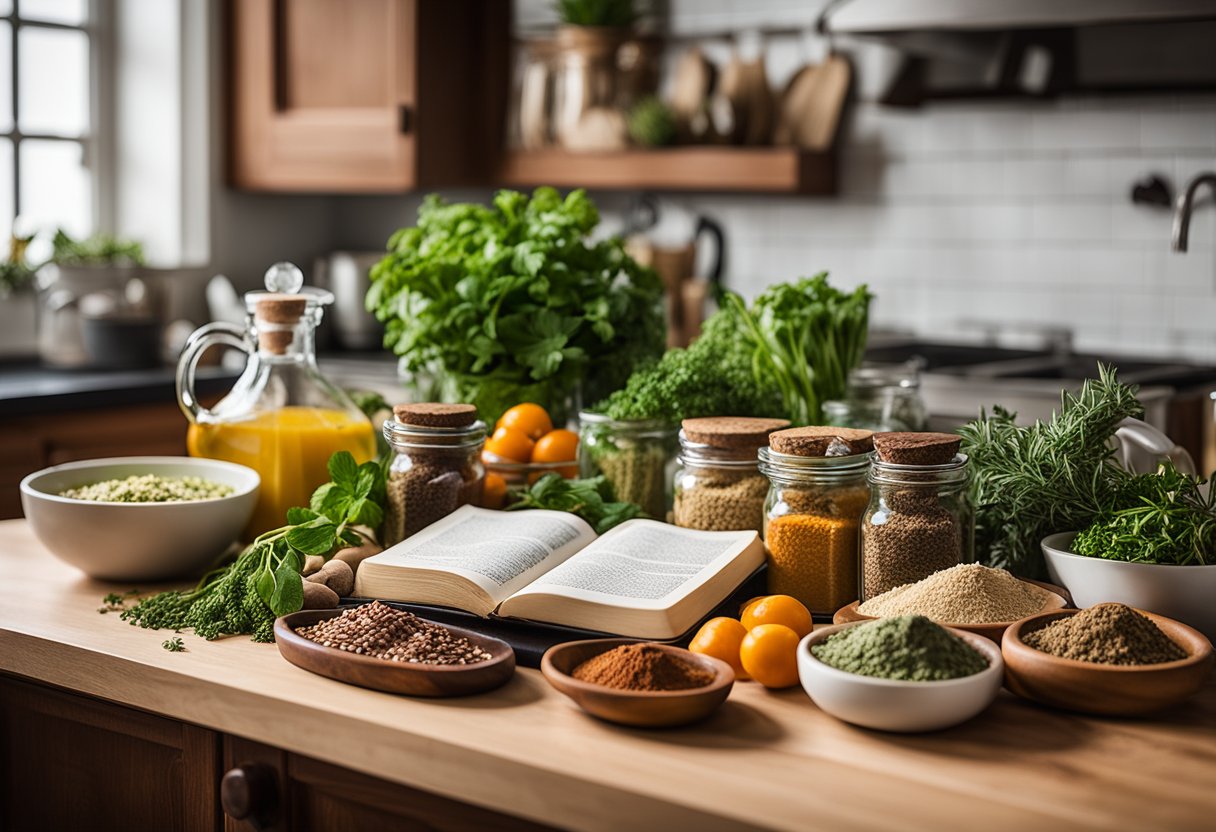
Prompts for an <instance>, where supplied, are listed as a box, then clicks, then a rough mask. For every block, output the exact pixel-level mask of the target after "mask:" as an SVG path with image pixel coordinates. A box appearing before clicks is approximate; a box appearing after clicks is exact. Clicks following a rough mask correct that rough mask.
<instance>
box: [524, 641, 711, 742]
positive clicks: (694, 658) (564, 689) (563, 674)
mask: <svg viewBox="0 0 1216 832" xmlns="http://www.w3.org/2000/svg"><path fill="white" fill-rule="evenodd" d="M637 643H638V642H637V640H636V639H630V638H597V639H590V640H588V641H571V642H567V643H566V644H558V645H555V646H553V647H550V648H549V649H548V650H547V651H546V652H545V655H544V657H543V658H541V660H540V672H541V673H542V674H544V677H545V678H546V679H547V680H549V684H551V685H552V686H553V687H554V688H556V689H557V690H558V692H559V693H563V694H565V695H566V696H569V697H570V698H571V699H573V700H574V702H575V704H577V705H578V706H579V707H580V708H582V709H583V710H584V711H586V712H587V713H589V714H591V715H592V716H597V717H599V718H600V719H603V720H607V721H608V722H617V723H620V724H621V725H634V726H638V727H642V728H658V727H663V726H670V725H687V724H688V723H690V722H696V721H697V720H699V719H704V718H705V717H707V716H709V715H710V714H711V713H713V712H714V711H715V710H717V708H718V706H719V705H721V704H722V703H723V702H725V701H726V697H727V696H728V695H729V694H730V689H731V686H732V685H734V683H735V671H734V670H732V669H731V666H730V665H728V664H727V663H726V662H724V661H722V660H720V659H715V658H713V657H712V656H703V655H701V654H700V653H693V652H690V651H688V650H685V649H683V648H681V647H673V646H671V645H670V644H655V645H654V646H655V647H658V648H659V649H660V650H664V651H666V652H668V653H671V654H672V655H674V656H679V657H680V658H681V659H684V660H686V661H688V662H691V663H692V664H695V665H697V666H698V667H702V668H704V669H706V670H708V671H710V672H712V673H713V674H714V680H713V681H712V682H710V683H709V684H708V685H705V686H704V687H700V688H690V689H689V690H666V691H639V690H619V689H617V688H609V687H604V686H603V685H596V684H593V683H591V682H583V681H581V680H579V679H575V678H574V677H573V676H571V675H570V674H571V673H572V672H573V671H574V668H576V667H578V666H579V665H580V664H582V663H583V662H585V661H587V659H590V658H592V657H593V656H598V655H599V654H600V653H606V652H607V651H609V650H611V649H613V648H614V647H619V646H621V645H622V644H637Z"/></svg>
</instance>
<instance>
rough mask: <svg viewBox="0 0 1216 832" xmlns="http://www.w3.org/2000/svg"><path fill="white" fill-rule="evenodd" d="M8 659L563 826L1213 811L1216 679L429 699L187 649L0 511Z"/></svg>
mask: <svg viewBox="0 0 1216 832" xmlns="http://www.w3.org/2000/svg"><path fill="white" fill-rule="evenodd" d="M0 567H2V570H0V572H2V574H3V575H4V578H5V580H4V583H3V586H4V589H3V593H4V597H3V603H0V671H3V672H4V673H8V674H16V675H17V676H21V677H26V678H28V679H30V680H34V681H37V682H40V683H43V684H47V685H54V686H58V687H60V688H65V689H67V690H70V691H75V692H78V693H81V694H84V695H87V696H89V697H96V698H100V699H104V700H110V701H112V702H116V703H120V704H123V705H127V706H131V707H133V708H139V709H142V710H144V711H149V712H151V713H153V714H159V715H162V716H166V717H169V718H171V719H174V720H182V721H185V722H188V723H193V724H195V725H198V726H202V727H204V728H208V729H213V730H216V731H222V732H225V733H226V734H232V735H237V736H240V737H245V738H249V739H252V740H255V741H258V742H262V743H267V744H271V745H274V746H277V747H278V748H281V749H285V750H287V751H289V752H296V753H299V754H303V755H307V756H308V757H312V758H317V759H320V760H324V761H327V762H330V763H333V764H335V765H338V766H342V767H344V768H347V769H352V770H354V771H357V772H363V773H365V774H370V775H374V776H375V777H378V778H382V779H384V780H387V781H392V782H394V783H399V784H408V785H410V786H413V787H415V788H418V789H423V790H426V791H428V792H433V793H437V794H440V795H444V796H447V797H450V798H455V799H457V800H459V801H461V802H463V803H468V804H475V805H478V806H482V807H488V808H491V809H496V810H498V811H500V812H505V813H509V814H513V815H517V816H521V817H525V818H528V819H531V820H535V821H540V822H544V823H548V824H552V825H556V826H561V827H569V828H576V829H604V830H607V829H621V828H629V827H630V826H633V827H636V828H644V829H654V828H672V829H693V828H695V829H735V828H749V827H750V828H755V827H768V828H784V829H800V830H802V829H809V828H831V829H834V830H850V829H869V828H890V827H893V826H898V827H900V828H935V829H941V828H984V829H986V830H989V832H995V831H996V830H1004V829H1030V828H1041V829H1043V828H1064V827H1068V828H1074V829H1111V828H1130V829H1136V828H1153V829H1194V828H1200V827H1206V826H1208V825H1209V824H1210V823H1211V819H1212V817H1213V813H1216V792H1214V791H1213V789H1212V784H1213V783H1214V782H1216V685H1209V686H1208V687H1207V688H1206V689H1205V690H1204V691H1203V692H1202V693H1201V694H1200V695H1199V696H1197V697H1195V698H1194V699H1192V700H1191V701H1190V702H1189V703H1187V704H1186V705H1184V706H1181V707H1179V708H1176V709H1174V710H1172V711H1168V712H1166V713H1164V714H1161V715H1159V716H1157V717H1156V718H1153V719H1146V720H1113V719H1107V720H1104V719H1092V718H1086V717H1080V716H1075V715H1071V714H1066V713H1062V712H1055V711H1050V710H1046V709H1042V708H1039V707H1036V706H1033V705H1030V704H1027V703H1024V702H1022V701H1020V700H1018V699H1016V698H1014V697H1013V696H1011V695H1009V694H1007V693H1002V695H1001V697H1000V699H999V700H998V701H997V703H996V704H995V705H994V706H993V707H992V708H991V709H990V710H988V711H987V712H986V713H984V714H982V715H981V716H979V717H978V718H976V719H975V720H973V721H971V722H970V723H967V724H965V725H963V726H960V727H958V728H955V729H952V730H949V731H945V732H940V733H937V734H929V735H921V736H902V735H891V734H881V733H876V732H873V731H867V730H861V729H857V728H853V727H851V726H848V725H845V724H843V723H841V722H838V721H836V720H834V719H832V718H831V717H829V716H827V715H826V714H823V713H821V712H820V711H819V710H817V709H816V707H815V706H814V705H813V704H812V703H811V701H810V700H809V699H808V698H807V697H806V695H805V694H804V693H803V692H802V691H801V690H800V689H792V690H787V691H782V692H777V693H772V692H767V691H765V690H764V689H762V688H760V687H759V686H758V685H756V684H754V683H740V684H737V685H736V687H735V690H734V691H733V692H732V693H731V697H730V700H729V701H728V702H727V704H726V705H725V706H724V707H723V708H722V709H721V710H720V711H719V712H718V713H717V714H716V715H715V716H714V717H712V718H711V719H710V720H709V721H707V722H705V723H702V724H700V725H697V726H693V727H689V728H683V729H675V730H666V731H642V730H631V729H624V728H619V727H615V726H612V725H609V724H606V723H602V722H598V721H596V720H594V719H592V718H590V717H588V716H586V715H584V714H583V713H581V712H580V711H578V710H576V709H575V707H574V706H573V705H572V704H571V703H570V702H569V700H567V699H565V698H564V697H562V696H560V695H558V694H557V693H556V692H554V691H553V690H552V689H550V688H549V686H548V685H547V684H546V683H545V681H544V679H543V678H542V677H541V676H540V674H539V673H538V672H536V671H532V670H520V671H518V673H517V674H516V677H515V678H514V679H513V680H512V681H511V682H510V683H509V684H508V685H507V686H506V687H504V688H501V689H499V690H498V691H495V692H492V693H489V694H484V695H481V696H475V697H470V698H465V699H449V700H423V699H410V698H404V697H397V696H391V695H387V694H382V693H376V692H372V691H367V690H362V689H360V688H356V687H351V686H347V685H343V684H340V683H338V682H334V681H331V680H328V679H324V678H321V677H319V676H314V675H312V674H309V673H307V672H305V671H303V670H300V669H298V668H296V667H294V666H292V665H290V664H288V663H287V662H286V661H284V660H283V659H282V658H281V657H280V656H279V654H278V652H277V651H276V650H275V648H274V646H273V645H264V644H254V643H252V642H251V641H249V640H248V639H245V638H232V639H226V640H221V641H216V642H210V643H209V642H205V641H202V640H200V639H197V638H195V637H194V636H192V635H189V634H187V635H185V636H183V638H184V639H185V643H186V646H187V651H186V652H183V653H170V652H167V651H165V650H163V649H162V648H161V641H162V640H163V638H164V635H163V634H161V633H156V632H150V631H146V630H141V629H138V628H135V627H132V626H130V625H129V624H127V623H125V622H123V621H121V620H120V619H119V617H118V615H117V614H107V615H98V613H97V608H98V606H99V602H100V599H101V596H102V595H103V594H105V593H107V592H110V591H115V590H117V591H124V590H126V589H129V588H130V587H127V586H113V585H107V584H103V583H99V582H95V581H91V580H89V579H87V578H85V577H83V576H82V575H81V574H80V573H78V572H76V571H75V570H74V569H72V568H71V567H69V566H67V565H65V564H62V563H60V562H59V561H57V560H55V559H54V558H52V557H51V555H50V554H49V553H48V552H47V551H46V550H45V549H43V548H42V547H41V546H40V545H39V544H38V543H37V542H36V541H35V539H34V538H33V536H32V534H31V532H30V531H29V529H28V527H27V526H26V524H25V523H24V521H8V522H4V523H0Z"/></svg>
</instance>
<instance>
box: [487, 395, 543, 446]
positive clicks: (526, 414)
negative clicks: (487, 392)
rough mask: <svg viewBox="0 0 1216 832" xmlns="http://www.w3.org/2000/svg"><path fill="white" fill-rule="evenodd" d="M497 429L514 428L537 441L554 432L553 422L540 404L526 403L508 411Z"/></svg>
mask: <svg viewBox="0 0 1216 832" xmlns="http://www.w3.org/2000/svg"><path fill="white" fill-rule="evenodd" d="M494 427H496V428H512V429H513V430H517V431H519V432H521V433H523V434H525V435H526V436H527V437H528V438H529V439H531V440H533V441H536V440H537V439H540V438H541V437H542V436H544V435H545V434H546V433H548V432H549V431H551V430H553V420H552V419H550V418H549V414H548V413H546V412H545V409H544V408H543V407H541V406H540V405H538V404H533V403H532V402H524V403H523V404H517V405H515V407H513V408H511V409H510V410H508V411H507V412H506V413H504V414H502V416H501V417H500V418H499V420H498V424H496V425H495V426H494Z"/></svg>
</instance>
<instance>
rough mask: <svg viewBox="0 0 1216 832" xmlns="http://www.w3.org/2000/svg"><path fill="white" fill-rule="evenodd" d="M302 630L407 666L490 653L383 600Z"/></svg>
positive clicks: (329, 643)
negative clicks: (394, 607)
mask: <svg viewBox="0 0 1216 832" xmlns="http://www.w3.org/2000/svg"><path fill="white" fill-rule="evenodd" d="M296 632H297V633H298V634H300V635H301V636H303V637H304V638H306V639H308V640H309V641H315V642H317V643H318V644H323V645H325V646H326V647H336V648H337V649H339V650H345V651H346V652H348V653H356V654H358V655H361V656H371V657H372V658H376V659H384V660H385V661H390V662H404V663H408V664H477V663H478V662H484V661H487V660H488V659H489V658H490V654H489V653H487V652H486V651H485V650H482V649H481V648H480V647H477V646H475V645H474V644H473V643H472V642H470V641H469V640H468V639H467V638H465V637H464V636H458V635H456V634H455V633H453V632H452V631H451V630H449V629H448V628H447V627H441V626H440V625H438V624H432V623H431V622H429V621H423V620H422V619H421V618H419V617H418V616H416V615H414V614H413V613H408V612H405V611H403V610H396V609H393V608H392V607H390V606H388V605H387V604H382V603H380V602H379V601H372V602H371V603H370V604H364V605H362V606H358V607H352V608H351V609H348V610H347V611H346V612H344V613H342V614H341V615H339V616H336V617H334V618H329V619H326V620H325V621H321V622H318V623H316V624H313V625H312V626H311V627H301V628H299V629H298V630H296Z"/></svg>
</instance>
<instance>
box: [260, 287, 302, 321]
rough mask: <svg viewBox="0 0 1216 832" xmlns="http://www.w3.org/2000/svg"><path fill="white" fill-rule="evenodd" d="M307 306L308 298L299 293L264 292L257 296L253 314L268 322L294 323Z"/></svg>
mask: <svg viewBox="0 0 1216 832" xmlns="http://www.w3.org/2000/svg"><path fill="white" fill-rule="evenodd" d="M307 308H308V299H307V298H305V297H303V296H301V295H279V294H265V295H262V296H261V297H259V298H258V302H257V306H256V312H255V313H254V315H255V316H256V317H257V319H258V320H259V321H262V322H264V323H268V324H294V323H295V322H296V321H298V320H300V316H301V315H303V314H304V310H305V309H307Z"/></svg>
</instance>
